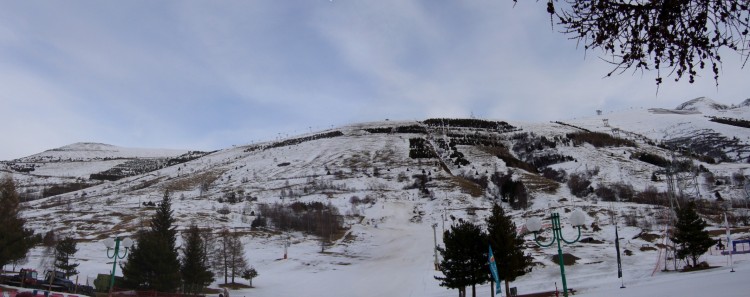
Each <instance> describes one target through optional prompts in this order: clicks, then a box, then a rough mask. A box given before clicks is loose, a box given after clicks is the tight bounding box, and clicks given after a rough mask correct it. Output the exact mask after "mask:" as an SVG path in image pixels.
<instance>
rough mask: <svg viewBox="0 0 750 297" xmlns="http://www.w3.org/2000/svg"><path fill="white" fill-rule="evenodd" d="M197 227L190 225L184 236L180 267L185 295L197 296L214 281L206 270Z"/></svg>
mask: <svg viewBox="0 0 750 297" xmlns="http://www.w3.org/2000/svg"><path fill="white" fill-rule="evenodd" d="M201 232H202V231H201V230H200V229H198V226H195V225H192V226H190V228H189V229H188V230H187V232H186V233H185V234H184V242H185V247H184V248H183V250H182V253H183V257H182V261H181V265H180V272H182V280H183V283H184V284H185V293H188V294H191V293H193V294H197V293H200V292H202V291H203V288H205V287H206V286H208V285H209V284H211V282H213V281H214V273H213V272H211V271H210V270H209V268H208V261H207V255H206V250H205V247H204V246H205V243H204V242H203V237H202V236H201Z"/></svg>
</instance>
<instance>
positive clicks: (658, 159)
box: [630, 152, 672, 168]
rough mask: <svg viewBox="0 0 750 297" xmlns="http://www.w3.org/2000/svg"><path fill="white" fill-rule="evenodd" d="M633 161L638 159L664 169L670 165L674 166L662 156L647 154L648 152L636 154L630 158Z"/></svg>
mask: <svg viewBox="0 0 750 297" xmlns="http://www.w3.org/2000/svg"><path fill="white" fill-rule="evenodd" d="M630 158H631V159H636V160H639V161H642V162H646V163H649V164H651V165H656V166H659V167H662V168H667V167H669V165H671V164H672V162H670V161H669V160H667V159H665V158H664V157H662V156H659V155H655V154H651V153H647V152H636V153H634V154H632V155H631V156H630Z"/></svg>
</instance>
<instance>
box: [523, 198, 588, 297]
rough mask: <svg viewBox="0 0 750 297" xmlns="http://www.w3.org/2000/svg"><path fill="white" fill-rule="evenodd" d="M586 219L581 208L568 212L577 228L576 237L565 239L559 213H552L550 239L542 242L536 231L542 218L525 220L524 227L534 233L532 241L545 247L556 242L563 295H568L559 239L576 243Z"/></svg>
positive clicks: (539, 227)
mask: <svg viewBox="0 0 750 297" xmlns="http://www.w3.org/2000/svg"><path fill="white" fill-rule="evenodd" d="M585 221H586V214H585V213H583V211H582V210H580V209H576V210H574V211H573V213H572V214H570V223H571V225H573V227H576V228H578V237H576V239H575V240H573V241H567V240H565V238H563V235H562V226H561V225H560V215H559V214H557V213H552V241H551V242H550V243H547V244H544V243H541V242H539V239H537V233H538V232H539V230H541V229H542V220H540V219H539V218H530V219H528V220H527V221H526V229H527V230H529V231H531V232H533V233H534V241H535V242H536V244H537V245H539V246H541V247H543V248H546V247H550V246H552V245H553V244H554V243H555V242H557V259H558V261H559V262H560V275H562V285H563V296H565V297H568V284H567V283H566V282H565V265H564V263H563V256H562V248H560V241H564V242H565V243H567V244H573V243H576V242H577V241H578V240H579V239H581V226H583V224H584V223H585Z"/></svg>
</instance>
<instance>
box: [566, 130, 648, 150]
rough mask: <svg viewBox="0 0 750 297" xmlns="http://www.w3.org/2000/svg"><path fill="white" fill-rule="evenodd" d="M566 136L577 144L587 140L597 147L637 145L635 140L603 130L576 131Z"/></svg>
mask: <svg viewBox="0 0 750 297" xmlns="http://www.w3.org/2000/svg"><path fill="white" fill-rule="evenodd" d="M565 136H567V137H568V138H570V139H572V140H573V143H574V144H576V145H581V144H582V143H584V142H586V143H589V144H591V145H593V146H595V147H610V146H629V147H636V144H635V142H633V141H631V140H627V139H622V138H615V137H612V136H611V135H609V134H607V133H601V132H575V133H568V134H566V135H565Z"/></svg>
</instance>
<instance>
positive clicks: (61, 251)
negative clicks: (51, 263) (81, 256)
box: [55, 237, 78, 278]
mask: <svg viewBox="0 0 750 297" xmlns="http://www.w3.org/2000/svg"><path fill="white" fill-rule="evenodd" d="M76 252H78V248H77V244H76V240H75V239H73V238H72V237H65V238H63V239H62V240H59V241H57V244H56V245H55V269H56V270H60V271H62V272H63V273H64V274H65V278H69V277H71V276H72V275H76V274H78V270H76V267H78V263H71V262H70V257H72V256H73V255H75V254H76Z"/></svg>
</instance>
